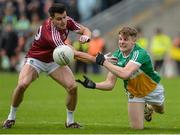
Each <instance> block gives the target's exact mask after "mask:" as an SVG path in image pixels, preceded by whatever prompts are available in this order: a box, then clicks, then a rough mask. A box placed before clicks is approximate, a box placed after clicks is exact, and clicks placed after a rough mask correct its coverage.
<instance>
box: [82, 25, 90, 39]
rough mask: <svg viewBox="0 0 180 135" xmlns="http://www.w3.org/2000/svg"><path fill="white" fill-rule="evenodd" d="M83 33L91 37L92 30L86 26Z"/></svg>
mask: <svg viewBox="0 0 180 135" xmlns="http://www.w3.org/2000/svg"><path fill="white" fill-rule="evenodd" d="M82 34H83V35H86V36H88V37H89V38H91V31H90V30H89V29H88V28H87V27H84V30H83V33H82Z"/></svg>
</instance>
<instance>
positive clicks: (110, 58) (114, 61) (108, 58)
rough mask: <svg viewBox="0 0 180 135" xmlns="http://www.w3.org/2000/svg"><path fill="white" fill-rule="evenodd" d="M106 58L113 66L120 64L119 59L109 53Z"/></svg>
mask: <svg viewBox="0 0 180 135" xmlns="http://www.w3.org/2000/svg"><path fill="white" fill-rule="evenodd" d="M104 57H105V59H106V60H107V61H108V62H111V63H112V64H116V63H117V62H118V59H117V58H116V57H114V56H112V55H111V52H108V53H107V54H105V55H104Z"/></svg>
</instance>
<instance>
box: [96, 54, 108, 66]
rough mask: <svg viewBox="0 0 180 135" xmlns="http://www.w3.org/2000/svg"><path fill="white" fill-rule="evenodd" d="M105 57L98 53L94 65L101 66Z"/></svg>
mask: <svg viewBox="0 0 180 135" xmlns="http://www.w3.org/2000/svg"><path fill="white" fill-rule="evenodd" d="M105 60H106V59H105V57H104V55H103V54H102V53H98V54H97V56H96V63H97V64H99V65H103V63H104V61H105Z"/></svg>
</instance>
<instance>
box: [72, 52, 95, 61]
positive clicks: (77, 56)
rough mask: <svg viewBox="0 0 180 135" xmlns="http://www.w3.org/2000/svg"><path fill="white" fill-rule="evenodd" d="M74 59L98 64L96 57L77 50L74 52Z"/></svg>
mask: <svg viewBox="0 0 180 135" xmlns="http://www.w3.org/2000/svg"><path fill="white" fill-rule="evenodd" d="M74 58H75V59H78V60H81V61H84V62H96V57H94V56H92V55H89V54H88V53H84V52H81V51H76V50H74Z"/></svg>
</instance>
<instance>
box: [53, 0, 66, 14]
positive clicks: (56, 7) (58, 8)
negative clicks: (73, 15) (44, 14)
mask: <svg viewBox="0 0 180 135" xmlns="http://www.w3.org/2000/svg"><path fill="white" fill-rule="evenodd" d="M64 11H66V7H65V5H64V4H62V3H54V4H53V5H52V6H51V7H50V8H49V14H50V16H51V17H54V14H55V13H60V14H62V13H64Z"/></svg>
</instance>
